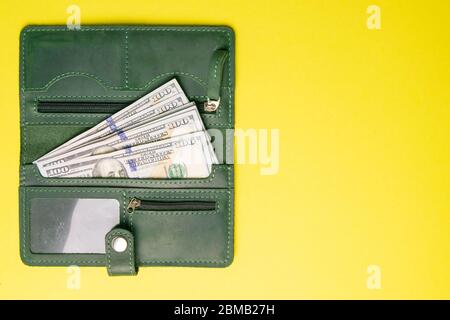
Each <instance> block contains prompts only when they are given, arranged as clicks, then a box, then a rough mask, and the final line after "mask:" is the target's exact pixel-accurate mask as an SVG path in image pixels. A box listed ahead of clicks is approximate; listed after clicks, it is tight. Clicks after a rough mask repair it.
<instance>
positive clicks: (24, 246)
mask: <svg viewBox="0 0 450 320" xmlns="http://www.w3.org/2000/svg"><path fill="white" fill-rule="evenodd" d="M25 188H29V187H25ZM25 188H21V190H20V191H21V193H22V195H21V199H22V208H21V213H20V215H21V217H22V246H21V248H22V255H23V257H24V258H25V259H26V260H27V261H29V262H31V263H37V264H39V263H61V264H68V263H75V264H76V263H87V264H104V261H102V260H78V259H67V260H62V259H60V260H58V259H35V258H34V257H31V260H30V256H29V255H28V248H29V247H30V243H29V241H28V239H27V237H26V230H27V229H28V225H29V223H28V219H29V215H27V210H26V209H27V208H26V206H25V204H26V203H28V201H26V200H27V199H28V197H27V195H28V193H30V192H31V193H33V192H57V193H80V191H78V190H53V189H47V188H41V187H32V188H34V190H32V189H25ZM89 192H96V193H119V194H120V195H121V196H122V198H124V199H126V197H125V192H121V191H118V190H90V191H89ZM125 214H126V210H125V206H123V210H122V216H123V219H125ZM33 255H34V256H39V254H33Z"/></svg>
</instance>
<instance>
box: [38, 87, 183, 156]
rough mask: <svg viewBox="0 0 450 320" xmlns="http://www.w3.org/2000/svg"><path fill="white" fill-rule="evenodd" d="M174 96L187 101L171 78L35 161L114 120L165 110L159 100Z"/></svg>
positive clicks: (110, 123) (109, 125)
mask: <svg viewBox="0 0 450 320" xmlns="http://www.w3.org/2000/svg"><path fill="white" fill-rule="evenodd" d="M175 96H179V97H180V98H181V99H182V101H183V104H186V103H188V102H189V100H188V99H187V97H186V95H185V94H184V92H183V90H182V89H181V87H180V85H179V84H178V82H177V80H176V79H172V80H170V81H169V82H167V83H165V84H163V85H162V86H160V87H158V88H157V89H155V90H153V91H152V92H150V93H148V94H146V95H145V96H143V97H142V98H140V99H138V100H136V101H135V102H133V103H132V104H130V105H129V106H128V107H126V108H124V109H122V110H120V111H119V112H116V113H115V114H113V115H112V116H111V117H109V118H108V119H106V120H104V121H102V122H100V123H99V124H97V125H96V126H95V127H93V128H91V129H89V130H87V131H85V132H83V133H81V134H79V135H78V136H76V137H74V138H72V139H70V140H69V141H67V142H65V143H63V144H62V145H60V146H59V147H57V148H56V149H54V150H52V151H50V152H49V153H47V154H46V155H44V156H43V157H41V158H39V159H38V160H36V161H35V162H37V161H40V160H43V159H48V158H49V157H51V156H54V155H55V154H60V153H62V152H65V151H66V150H67V149H68V147H70V146H71V145H73V144H76V143H77V141H79V140H81V139H83V138H85V137H89V136H91V135H92V134H94V133H96V132H99V131H101V130H103V129H104V128H108V127H111V126H113V125H114V123H115V122H116V121H118V120H121V119H125V118H128V117H131V116H133V115H134V114H136V113H137V112H139V111H141V110H143V109H147V108H152V109H155V110H156V109H157V111H155V112H160V113H162V112H167V111H169V110H170V109H169V110H165V109H161V108H158V105H159V104H160V103H161V102H163V101H165V100H167V99H170V98H172V97H175Z"/></svg>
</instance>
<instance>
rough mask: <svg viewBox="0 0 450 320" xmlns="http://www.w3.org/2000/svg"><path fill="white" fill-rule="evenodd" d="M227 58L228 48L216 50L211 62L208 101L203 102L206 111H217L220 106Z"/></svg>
mask: <svg viewBox="0 0 450 320" xmlns="http://www.w3.org/2000/svg"><path fill="white" fill-rule="evenodd" d="M227 58H228V51H226V50H216V51H215V52H214V53H213V55H212V58H211V61H210V63H209V71H208V90H207V92H206V101H205V102H204V103H203V109H204V110H205V111H206V112H216V111H217V109H218V108H219V105H220V88H221V85H222V76H223V72H224V69H225V61H227Z"/></svg>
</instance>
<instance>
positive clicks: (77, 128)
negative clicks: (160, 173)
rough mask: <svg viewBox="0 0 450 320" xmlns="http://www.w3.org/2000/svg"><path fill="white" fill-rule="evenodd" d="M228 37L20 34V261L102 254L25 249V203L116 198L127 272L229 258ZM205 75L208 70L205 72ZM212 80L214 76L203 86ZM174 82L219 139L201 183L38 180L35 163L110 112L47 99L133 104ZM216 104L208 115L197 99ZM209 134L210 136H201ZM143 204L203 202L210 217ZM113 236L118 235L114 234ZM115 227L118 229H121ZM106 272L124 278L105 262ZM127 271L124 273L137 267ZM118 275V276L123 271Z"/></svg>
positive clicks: (199, 30) (158, 31)
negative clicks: (65, 108)
mask: <svg viewBox="0 0 450 320" xmlns="http://www.w3.org/2000/svg"><path fill="white" fill-rule="evenodd" d="M234 57H235V44H234V32H233V31H232V29H230V28H229V27H224V26H217V27H214V26H138V25H136V26H82V27H81V29H80V30H68V29H67V28H66V27H65V26H28V27H25V28H24V29H23V30H22V32H21V36H20V114H21V118H20V126H21V154H20V234H21V237H20V239H21V246H20V249H21V250H20V251H21V257H22V260H23V261H24V262H25V263H26V264H29V265H42V266H52V265H61V266H63V265H72V264H76V265H80V266H81V265H88V266H108V254H107V253H106V254H37V253H33V252H32V251H31V249H30V235H29V230H30V204H31V200H32V199H35V198H61V197H63V198H64V197H73V198H101V199H117V200H118V201H119V202H120V204H121V205H120V206H121V208H120V210H121V216H120V221H121V224H120V226H119V228H120V230H122V229H123V230H125V231H126V232H130V235H131V236H132V238H133V239H134V246H133V248H134V253H133V254H134V257H133V261H134V262H135V264H136V265H135V267H136V268H137V266H151V265H171V266H205V267H223V266H227V265H229V264H230V263H231V261H232V259H233V234H234V230H233V229H234V223H233V221H234V165H233V164H231V162H230V161H232V159H233V146H232V141H233V136H232V134H231V135H230V134H229V129H233V128H234V77H235V73H234V72H235V71H234V70H235V65H234V63H235V61H234ZM211 70H212V71H211ZM211 76H212V77H213V80H211ZM174 77H175V78H176V79H177V80H178V82H179V83H180V85H181V86H182V88H183V89H184V91H185V92H186V94H187V95H188V97H189V99H191V100H193V101H195V102H196V103H197V106H198V108H199V111H200V113H201V116H202V119H203V121H204V123H205V126H206V128H207V129H212V135H213V136H214V132H216V133H217V134H220V135H223V137H224V141H227V142H228V143H227V144H225V145H224V146H223V148H219V147H217V148H216V153H217V154H218V157H219V160H220V162H221V163H220V164H218V165H214V166H213V170H212V173H211V175H210V176H209V177H207V178H201V179H120V178H119V179H114V178H62V179H56V178H44V177H42V176H41V175H40V173H39V171H38V170H37V168H36V166H35V165H34V164H33V163H32V162H33V161H34V160H36V159H37V158H39V157H40V156H42V155H43V154H45V153H47V152H49V151H50V150H52V149H53V148H55V147H56V146H58V145H60V144H62V143H63V142H65V141H67V140H68V139H70V138H71V137H73V136H75V135H77V134H79V133H81V132H83V131H85V130H86V129H88V128H90V127H92V126H94V125H95V124H97V123H98V122H100V121H101V120H103V119H105V118H107V117H108V116H109V115H110V114H105V113H102V114H97V113H91V112H87V113H70V112H67V113H43V112H39V111H38V110H37V104H38V103H39V101H46V102H52V101H56V102H83V101H84V102H86V101H87V102H93V101H107V102H125V103H129V102H132V101H134V100H136V99H138V98H139V97H141V96H143V95H145V94H146V93H148V92H150V91H151V90H153V89H155V88H156V87H158V86H160V85H161V84H163V83H164V82H166V81H168V80H170V79H172V78H174ZM216 98H220V105H219V108H218V109H217V110H216V111H215V112H204V111H203V110H202V106H203V103H204V102H205V101H207V100H209V99H216ZM210 132H211V131H210ZM133 197H137V198H140V199H145V200H164V201H182V200H186V199H187V200H192V201H199V200H210V201H215V202H216V204H217V206H216V210H212V211H195V210H194V211H188V210H184V211H179V212H177V211H170V212H168V211H142V210H139V211H136V212H134V213H133V214H130V213H128V212H127V210H126V206H127V203H128V201H129V200H130V199H132V198H133ZM123 230H122V231H123ZM125 231H123V232H125ZM110 257H111V258H114V259H113V260H112V261H113V262H112V264H111V266H110V267H108V269H110V273H111V274H122V273H125V274H126V273H127V270H129V269H126V268H128V267H129V265H126V267H124V262H123V261H122V260H121V259H120V257H116V256H113V255H112V254H111V256H110ZM116 258H117V259H116ZM136 268H134V267H133V268H132V269H136ZM125 269H126V270H125Z"/></svg>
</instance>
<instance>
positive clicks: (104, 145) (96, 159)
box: [34, 79, 218, 179]
mask: <svg viewBox="0 0 450 320" xmlns="http://www.w3.org/2000/svg"><path fill="white" fill-rule="evenodd" d="M34 163H35V164H36V165H37V167H38V169H39V171H40V173H41V174H42V175H43V176H44V177H54V178H58V177H60V178H74V177H94V178H102V177H103V178H106V177H121V178H178V179H182V178H202V177H207V176H208V175H209V174H210V173H211V166H212V165H213V164H217V163H218V161H217V157H216V155H215V153H214V149H213V147H212V144H211V141H210V137H209V135H208V133H207V132H206V130H205V127H204V125H203V122H202V118H201V116H200V114H199V112H198V110H197V107H196V105H195V103H193V102H189V100H188V98H187V97H186V95H185V93H184V92H183V90H182V89H181V87H180V86H179V84H178V82H177V81H176V80H175V79H172V80H170V81H169V82H167V83H165V84H163V85H162V86H160V87H159V88H157V89H155V90H153V91H152V92H150V93H149V94H147V95H145V96H144V97H142V98H140V99H139V100H137V101H135V102H133V103H132V104H130V105H129V106H128V107H125V108H124V109H122V110H120V111H119V112H117V113H115V114H113V115H112V116H110V117H109V118H107V119H105V120H104V121H102V122H100V123H99V124H97V125H96V126H94V127H93V128H91V129H89V130H87V131H85V132H83V133H81V134H80V135H78V136H76V137H74V138H72V139H70V140H69V141H67V142H66V143H64V144H62V145H61V146H59V147H57V148H56V149H54V150H52V151H51V152H49V153H47V154H46V155H44V156H42V157H41V158H39V159H37V160H36V161H35V162H34Z"/></svg>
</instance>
